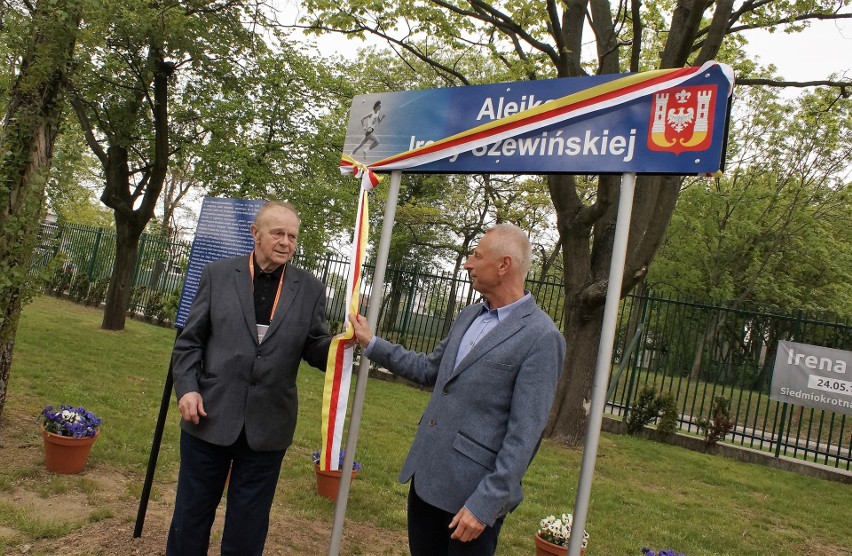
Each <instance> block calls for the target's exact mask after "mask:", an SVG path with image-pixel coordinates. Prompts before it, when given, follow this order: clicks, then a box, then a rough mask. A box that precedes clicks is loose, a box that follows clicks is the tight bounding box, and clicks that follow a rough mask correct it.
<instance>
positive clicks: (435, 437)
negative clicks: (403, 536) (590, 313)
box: [350, 224, 565, 556]
mask: <svg viewBox="0 0 852 556" xmlns="http://www.w3.org/2000/svg"><path fill="white" fill-rule="evenodd" d="M531 256H532V248H531V246H530V242H529V239H528V238H527V236H526V234H525V233H524V232H523V230H521V229H520V228H518V227H517V226H514V225H511V224H500V225H497V226H495V227H493V228H491V229H489V230H488V231H487V232H486V234H485V236H484V237H483V238H482V240H481V241H480V242H479V245H478V246H477V247H476V249H475V250H474V252H473V254H472V255H471V256H470V257H469V258H468V259H467V261H466V262H465V265H464V266H465V269H466V270H467V271H468V272H469V274H470V278H471V281H472V284H473V287H474V289H476V290H477V291H478V292H480V293H481V294H482V297H483V298H485V301H484V302H483V303H476V304H474V305H471V306H469V307H467V308H465V309H464V310H463V311H462V312H461V314H460V315H459V317H458V318H457V319H456V321H455V323H454V324H453V326H452V328H451V329H450V333H449V335H448V336H447V337H446V338H445V339H444V340H443V341H442V342H441V343H440V344H438V346H437V347H436V348H435V350H434V351H433V352H432V353H430V354H428V355H427V354H423V353H416V352H413V351H408V350H406V349H404V348H403V347H402V346H399V345H396V344H392V343H390V342H388V341H386V340H383V339H381V338H379V337H377V336H373V334H372V332H371V331H370V328H369V324H368V323H367V321H366V319H365V318H364V317H362V316H360V315H353V316H350V322H352V324H353V326H354V328H355V335H356V338H357V340H358V343H359V344H361V346H363V347H364V348H365V351H364V355H365V356H366V357H369V358H370V359H371V360H372V361H375V362H376V363H378V364H380V365H382V366H384V367H386V368H387V369H389V370H390V371H391V372H393V373H395V374H398V375H400V376H402V377H405V378H407V379H408V380H411V381H414V382H416V383H419V384H422V385H426V386H430V387H433V392H432V397H431V399H430V400H429V404H428V405H427V407H426V410H425V412H424V413H423V417H422V418H421V420H420V424H419V425H418V428H417V434H416V435H415V437H414V442H413V444H412V446H411V449H410V451H409V453H408V457H407V458H406V460H405V463H404V464H403V466H402V471H401V472H400V475H399V480H400V482H403V483H405V482H407V481H409V480H411V486H410V487H409V494H408V544H409V548H410V550H411V554H412V555H413V556H437V555H452V556H460V555H477V556H478V555H491V554H493V553H494V551H495V549H496V547H497V537H498V535H499V534H500V528H501V526H502V524H503V519H504V518H505V516H506V514H507V513H508V512H510V511H512V510H514V509H515V507H517V505H518V504H519V503H520V502H521V499H522V498H523V493H522V491H521V479H522V478H523V476H524V473H525V472H526V470H527V467H528V466H529V464H530V461H531V460H532V457H533V455H534V454H535V452H536V449H537V448H538V444H539V440H540V438H541V433H542V430H544V426H545V424H546V422H547V415H548V413H549V411H550V406H551V404H552V403H553V398H554V396H555V392H556V384H557V381H558V380H559V375H560V372H561V370H562V360H563V358H564V356H565V340H564V338H563V337H562V334H561V333H560V332H559V330H558V329H557V328H556V326H555V325H554V324H553V321H552V320H551V319H550V317H549V316H547V314H546V313H544V312H543V311H542V310H541V309H539V308H538V307H536V304H535V302H534V301H533V299H532V295H531V294H530V293H529V292H528V291H526V290H524V280H525V278H526V275H527V272H528V271H529V268H530V260H531Z"/></svg>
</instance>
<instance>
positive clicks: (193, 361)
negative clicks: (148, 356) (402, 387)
mask: <svg viewBox="0 0 852 556" xmlns="http://www.w3.org/2000/svg"><path fill="white" fill-rule="evenodd" d="M251 233H252V235H253V236H254V243H255V247H254V250H253V251H252V252H251V253H250V254H249V255H247V256H243V257H235V258H232V259H225V260H221V261H217V262H214V263H211V264H209V265H207V266H206V267H205V269H204V271H203V274H202V276H201V282H200V284H199V287H198V293H197V294H196V297H195V301H194V302H193V305H192V308H191V309H190V311H189V315H188V317H187V321H186V327H185V328H184V329H183V331H182V332H181V333H180V335H179V336H178V338H177V340H176V342H175V346H174V351H173V354H172V373H173V376H174V385H175V393H176V395H177V398H178V407H179V409H180V413H181V417H182V419H181V438H180V454H181V462H180V471H179V474H178V486H177V496H176V499H175V509H174V516H173V518H172V523H171V528H170V529H169V538H168V541H167V545H166V553H167V554H168V555H169V556H177V555H181V556H187V555H193V556H194V555H199V556H200V555H206V554H207V549H208V546H209V543H210V529H211V527H212V525H213V520H214V518H215V514H216V507H217V506H218V504H219V501H220V500H221V498H222V493H223V491H224V487H225V481H226V478H227V476H228V472H229V469H230V473H231V477H230V483H229V486H228V504H227V509H226V513H225V529H224V532H223V535H222V554H227V555H234V556H249V555H255V556H260V555H261V554H262V553H263V547H264V544H265V542H266V535H267V531H268V529H269V511H270V509H271V507H272V499H273V497H274V495H275V487H276V485H277V483H278V475H279V473H280V471H281V462H282V460H283V458H284V453H285V451H286V450H287V447H288V446H290V443H291V442H292V440H293V432H294V430H295V428H296V413H297V411H296V410H297V402H298V400H297V395H296V373H297V371H298V369H299V364H300V361H301V360H302V359H304V360H306V361H307V362H308V363H310V364H311V365H313V366H314V367H317V368H320V369H323V368H325V363H326V359H327V357H328V348H329V344H330V341H331V338H330V336H329V333H328V324H327V322H326V317H325V287H324V286H323V285H322V283H321V282H319V280H317V279H316V278H314V277H313V276H312V275H310V274H309V273H307V272H305V271H304V270H301V269H299V268H296V267H295V266H293V265H292V264H290V263H289V262H288V261H289V260H290V258H291V257H292V256H293V253H295V251H296V244H297V241H298V237H299V217H298V215H297V213H296V210H295V208H294V207H293V206H292V205H291V204H289V203H281V202H268V203H266V204H265V205H263V206H262V207H261V208H260V210H259V211H258V213H257V215H256V217H255V222H254V224H253V225H252V226H251Z"/></svg>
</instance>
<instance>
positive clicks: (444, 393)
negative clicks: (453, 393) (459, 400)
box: [441, 388, 450, 396]
mask: <svg viewBox="0 0 852 556" xmlns="http://www.w3.org/2000/svg"><path fill="white" fill-rule="evenodd" d="M449 393H450V392H449V391H448V390H447V389H446V388H444V389H443V390H441V395H443V396H446V395H447V394H449Z"/></svg>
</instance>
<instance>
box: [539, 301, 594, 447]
mask: <svg viewBox="0 0 852 556" xmlns="http://www.w3.org/2000/svg"><path fill="white" fill-rule="evenodd" d="M602 324H603V306H601V307H599V308H598V309H597V310H595V311H594V313H593V314H590V315H589V314H587V315H581V314H579V311H575V310H571V311H570V314H569V315H568V317H567V320H566V322H565V338H566V339H567V343H568V345H567V348H566V351H565V363H564V364H563V365H562V377H561V378H560V380H559V386H558V387H557V389H556V399H555V400H554V402H553V409H552V410H551V412H550V419H549V420H548V423H547V427H546V428H545V430H544V436H546V437H548V438H552V439H554V440H556V441H558V442H563V443H565V444H567V445H569V446H579V445H580V444H582V442H583V438H585V436H586V423H587V422H588V419H589V411H590V410H591V401H592V400H591V392H592V385H593V383H594V379H595V365H596V363H597V351H598V350H597V346H598V345H599V344H600V338H601V326H602ZM593 346H594V348H593Z"/></svg>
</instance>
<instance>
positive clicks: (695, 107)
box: [648, 85, 716, 154]
mask: <svg viewBox="0 0 852 556" xmlns="http://www.w3.org/2000/svg"><path fill="white" fill-rule="evenodd" d="M715 97H716V85H693V86H684V87H675V88H674V89H667V90H665V91H660V92H658V93H654V99H653V102H652V103H651V115H650V118H649V122H648V148H649V149H651V150H652V151H666V152H672V153H674V154H680V153H682V152H686V151H703V150H705V149H707V147H709V146H710V144H711V142H712V138H713V129H712V127H713V109H714V105H715V102H714V100H715Z"/></svg>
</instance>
